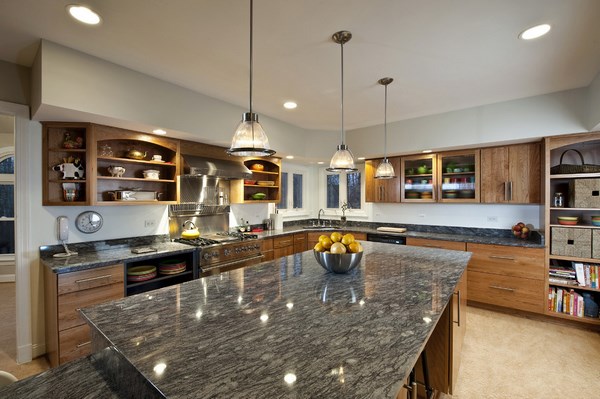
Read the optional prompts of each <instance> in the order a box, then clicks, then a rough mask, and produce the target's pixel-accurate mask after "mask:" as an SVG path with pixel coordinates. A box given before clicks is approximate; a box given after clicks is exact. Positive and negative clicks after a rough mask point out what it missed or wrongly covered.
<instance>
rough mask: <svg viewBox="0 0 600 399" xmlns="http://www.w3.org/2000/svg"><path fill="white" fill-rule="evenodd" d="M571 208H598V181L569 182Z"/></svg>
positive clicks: (574, 180) (599, 182)
mask: <svg viewBox="0 0 600 399" xmlns="http://www.w3.org/2000/svg"><path fill="white" fill-rule="evenodd" d="M569 206H570V207H571V208H600V179H573V180H571V181H570V182H569Z"/></svg>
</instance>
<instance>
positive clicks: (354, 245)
mask: <svg viewBox="0 0 600 399" xmlns="http://www.w3.org/2000/svg"><path fill="white" fill-rule="evenodd" d="M359 249H360V244H359V243H358V241H353V242H351V243H350V244H348V252H352V253H357V252H360V250H359Z"/></svg>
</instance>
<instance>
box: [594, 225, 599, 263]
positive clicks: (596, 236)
mask: <svg viewBox="0 0 600 399" xmlns="http://www.w3.org/2000/svg"><path fill="white" fill-rule="evenodd" d="M592 258H596V259H600V230H594V231H592Z"/></svg>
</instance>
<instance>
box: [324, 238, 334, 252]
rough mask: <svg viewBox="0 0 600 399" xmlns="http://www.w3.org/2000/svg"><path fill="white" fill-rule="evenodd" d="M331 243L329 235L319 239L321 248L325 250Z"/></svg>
mask: <svg viewBox="0 0 600 399" xmlns="http://www.w3.org/2000/svg"><path fill="white" fill-rule="evenodd" d="M332 244H333V241H331V238H329V237H325V238H323V239H322V240H321V245H322V246H323V248H325V249H326V250H329V248H331V245H332Z"/></svg>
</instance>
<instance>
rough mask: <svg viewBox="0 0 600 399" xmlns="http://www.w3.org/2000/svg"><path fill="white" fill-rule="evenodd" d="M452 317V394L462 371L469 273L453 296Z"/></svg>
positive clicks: (464, 275) (464, 274)
mask: <svg viewBox="0 0 600 399" xmlns="http://www.w3.org/2000/svg"><path fill="white" fill-rule="evenodd" d="M451 303H452V317H451V319H450V323H452V326H451V327H450V336H451V340H450V354H451V358H450V362H449V363H450V378H449V382H450V392H449V393H450V394H452V391H453V390H454V387H455V386H456V381H457V379H458V371H459V369H460V354H461V351H462V346H463V343H464V341H465V333H466V332H467V271H466V270H465V272H464V273H463V276H462V278H461V279H460V282H459V283H458V285H457V286H456V289H455V290H454V295H453V296H452V301H451Z"/></svg>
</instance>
